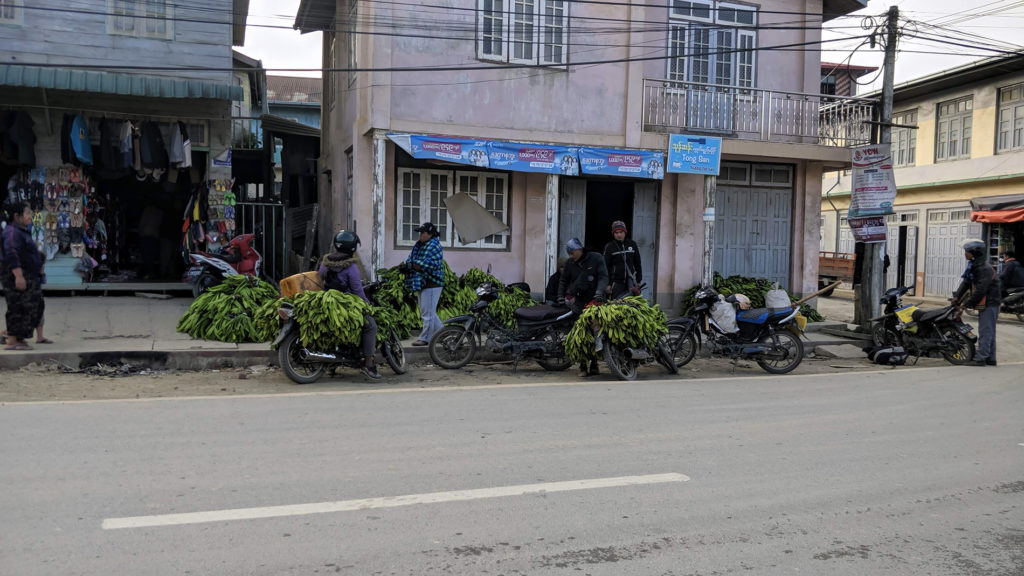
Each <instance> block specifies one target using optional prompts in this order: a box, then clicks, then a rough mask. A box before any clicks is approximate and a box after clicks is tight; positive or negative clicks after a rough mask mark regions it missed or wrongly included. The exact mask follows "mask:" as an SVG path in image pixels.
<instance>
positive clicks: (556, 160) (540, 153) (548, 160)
mask: <svg viewBox="0 0 1024 576" xmlns="http://www.w3.org/2000/svg"><path fill="white" fill-rule="evenodd" d="M576 153H577V149H576V148H569V147H566V146H545V145H543V144H520V143H518V142H488V143H487V160H488V163H489V164H490V167H491V168H492V169H494V170H513V171H516V172H544V173H547V174H561V175H563V176H579V174H580V166H579V160H577V159H576Z"/></svg>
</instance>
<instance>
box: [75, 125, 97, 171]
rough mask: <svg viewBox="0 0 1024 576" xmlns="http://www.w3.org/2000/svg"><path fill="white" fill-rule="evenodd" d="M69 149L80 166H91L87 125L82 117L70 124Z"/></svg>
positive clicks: (90, 148) (90, 147) (90, 146)
mask: <svg viewBox="0 0 1024 576" xmlns="http://www.w3.org/2000/svg"><path fill="white" fill-rule="evenodd" d="M71 149H72V150H73V151H74V152H75V157H76V158H78V161H79V162H81V163H82V164H86V165H88V166H92V144H91V143H90V142H89V123H88V122H87V121H86V120H85V118H83V117H82V116H75V119H74V120H73V121H72V122H71Z"/></svg>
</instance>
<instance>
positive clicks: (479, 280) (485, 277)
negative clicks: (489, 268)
mask: <svg viewBox="0 0 1024 576" xmlns="http://www.w3.org/2000/svg"><path fill="white" fill-rule="evenodd" d="M459 281H460V282H461V283H462V286H465V287H467V288H472V289H473V290H476V288H477V286H479V285H481V284H483V283H485V282H490V283H491V284H493V285H494V287H495V288H497V289H498V290H501V289H502V288H504V287H505V285H504V284H502V283H501V280H498V278H497V277H496V276H494V275H493V274H490V273H488V272H484V271H483V270H481V269H479V268H470V269H469V270H466V273H465V274H463V275H462V278H460V279H459Z"/></svg>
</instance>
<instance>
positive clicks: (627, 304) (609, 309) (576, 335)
mask: <svg viewBox="0 0 1024 576" xmlns="http://www.w3.org/2000/svg"><path fill="white" fill-rule="evenodd" d="M593 320H596V322H597V324H598V325H599V326H600V327H601V333H602V334H603V335H604V338H605V339H606V341H610V342H614V343H615V344H619V345H621V346H629V347H632V348H648V349H653V348H654V346H655V345H656V344H657V343H658V340H659V339H661V337H662V336H664V335H665V334H667V333H668V324H667V318H666V317H665V313H664V312H662V310H661V308H659V307H658V305H657V304H655V305H654V306H651V305H650V304H648V303H647V300H645V299H644V298H643V297H642V296H627V297H626V298H622V299H621V300H611V301H609V302H607V303H605V304H603V305H601V306H590V307H588V308H585V309H584V310H583V313H582V314H580V317H579V318H577V319H576V323H575V324H573V327H572V329H571V330H569V334H568V335H567V336H566V338H565V354H566V356H567V357H568V358H569V359H570V360H572V361H573V362H590V361H591V360H597V359H598V355H597V352H596V351H595V350H594V333H593V331H592V330H591V327H590V326H591V322H592V321H593Z"/></svg>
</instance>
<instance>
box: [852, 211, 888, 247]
mask: <svg viewBox="0 0 1024 576" xmlns="http://www.w3.org/2000/svg"><path fill="white" fill-rule="evenodd" d="M846 221H847V223H849V225H850V230H851V231H852V232H853V239H854V241H856V242H866V243H869V244H870V243H872V242H885V234H886V230H887V229H888V227H887V226H886V224H885V216H862V217H860V218H848V219H847V220H846Z"/></svg>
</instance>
